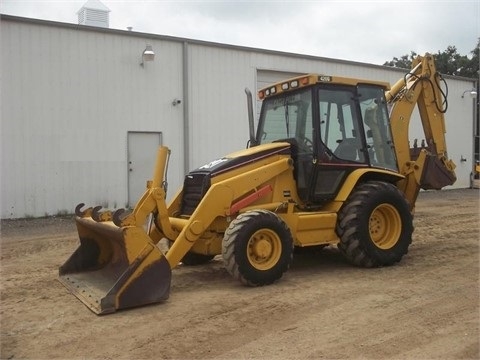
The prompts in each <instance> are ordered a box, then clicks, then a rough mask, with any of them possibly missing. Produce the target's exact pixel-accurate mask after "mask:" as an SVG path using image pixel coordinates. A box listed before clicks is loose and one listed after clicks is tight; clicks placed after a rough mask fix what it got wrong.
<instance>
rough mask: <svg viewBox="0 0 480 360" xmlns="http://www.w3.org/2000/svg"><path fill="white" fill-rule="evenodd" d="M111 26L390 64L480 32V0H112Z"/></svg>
mask: <svg viewBox="0 0 480 360" xmlns="http://www.w3.org/2000/svg"><path fill="white" fill-rule="evenodd" d="M86 2H87V0H82V1H76V0H50V1H43V0H0V12H1V13H2V14H9V15H16V16H24V17H30V18H37V19H45V20H53V21H60V22H67V23H77V22H78V18H77V11H78V10H79V9H80V8H81V7H82V5H83V4H85V3H86ZM102 3H103V4H104V5H105V6H106V7H107V8H108V9H110V28H114V29H122V30H125V29H126V28H127V27H128V26H131V27H133V31H139V32H147V33H153V34H160V35H170V36H178V37H182V38H189V39H197V40H206V41H213V42H219V43H225V44H232V45H241V46H248V47H255V48H262V49H270V50H279V51H286V52H293V53H300V54H307V55H315V56H323V57H330V58H336V59H345V60H353V61H360V62H367V63H373V64H383V63H384V62H385V61H388V60H391V59H392V58H393V57H394V56H396V57H400V56H402V55H404V54H409V53H410V51H415V52H417V53H419V54H423V53H424V52H426V51H428V52H432V53H436V52H437V51H444V50H445V49H446V48H447V46H449V45H454V46H456V48H457V49H458V52H459V53H460V54H461V55H469V56H470V52H471V51H472V50H473V49H474V48H475V46H476V44H477V39H478V38H479V37H480V0H392V1H389V0H383V1H378V0H369V1H364V0H357V1H355V0H349V1H348V0H343V1H342V0H337V1H334V0H311V1H272V0H271V1H254V0H250V1H240V0H217V1H213V0H211V1H205V0H202V1H197V0H190V1H165V0H143V1H142V0H137V1H133V0H112V1H109V0H104V1H102Z"/></svg>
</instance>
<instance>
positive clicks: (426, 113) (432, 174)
mask: <svg viewBox="0 0 480 360" xmlns="http://www.w3.org/2000/svg"><path fill="white" fill-rule="evenodd" d="M440 80H442V77H441V75H440V74H439V73H438V72H437V71H436V68H435V63H434V59H433V56H432V55H430V54H428V53H427V54H425V56H418V57H417V58H416V59H415V60H414V61H413V63H412V70H411V71H410V72H409V73H408V74H407V75H406V76H405V77H404V78H403V79H400V80H399V81H397V83H395V84H394V85H393V86H392V88H391V89H390V90H389V91H387V92H386V93H385V96H386V100H387V102H388V103H389V105H391V106H392V108H391V113H390V121H391V129H392V139H393V144H394V149H395V153H396V157H397V164H398V168H399V171H400V172H401V173H402V174H403V175H405V179H403V180H401V181H400V182H399V183H398V184H397V186H398V187H399V188H400V190H401V191H402V192H403V193H404V194H405V195H406V197H407V200H408V201H409V203H410V206H411V209H413V208H414V205H415V201H416V198H417V196H418V192H419V191H420V189H421V188H423V189H441V188H442V187H444V186H447V185H452V184H453V183H454V182H455V180H456V176H455V172H454V169H455V164H454V163H453V161H452V160H449V159H448V155H447V145H446V140H445V117H444V113H445V112H446V107H445V105H444V104H443V102H442V99H444V94H443V92H442V91H441V88H440V84H439V81H440ZM415 106H417V107H418V110H419V113H420V118H421V122H422V126H423V131H424V134H425V146H422V147H418V146H417V144H415V145H414V148H413V149H411V148H410V145H409V124H410V119H411V116H412V112H413V109H414V108H415Z"/></svg>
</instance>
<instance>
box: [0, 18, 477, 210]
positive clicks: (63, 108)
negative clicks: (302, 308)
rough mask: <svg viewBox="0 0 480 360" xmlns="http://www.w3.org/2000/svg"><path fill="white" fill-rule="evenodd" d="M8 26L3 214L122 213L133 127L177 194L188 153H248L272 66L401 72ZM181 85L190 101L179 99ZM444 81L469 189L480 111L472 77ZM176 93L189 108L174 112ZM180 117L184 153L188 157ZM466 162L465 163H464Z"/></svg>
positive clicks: (36, 24)
mask: <svg viewBox="0 0 480 360" xmlns="http://www.w3.org/2000/svg"><path fill="white" fill-rule="evenodd" d="M4 19H5V17H2V21H1V22H0V26H1V35H0V36H1V45H0V46H1V48H0V49H1V59H0V60H1V73H0V75H1V85H0V86H1V88H0V91H1V101H2V102H1V113H0V114H1V198H0V202H1V218H15V217H25V216H44V215H55V214H58V213H71V212H72V211H73V208H74V207H75V205H76V204H77V203H79V202H85V203H87V204H89V205H90V204H92V205H97V204H102V205H104V206H108V207H111V208H112V207H122V206H124V205H125V204H126V203H127V201H128V200H127V152H126V144H127V133H128V131H144V132H149V131H152V132H161V133H162V134H163V143H164V144H165V145H167V146H168V147H170V148H171V150H172V156H171V159H170V165H169V182H170V186H169V189H170V190H169V193H170V196H171V195H172V194H173V193H174V192H175V190H176V189H177V188H178V187H179V186H180V185H181V183H182V181H183V176H184V159H185V156H186V157H187V159H188V161H189V162H188V164H187V167H188V168H189V169H193V168H196V167H198V166H201V165H203V164H205V163H207V162H209V161H211V160H213V159H216V158H219V157H221V156H222V155H224V154H226V153H230V152H233V151H236V150H238V149H241V148H244V147H245V145H246V142H247V140H248V122H247V106H246V97H245V93H244V89H245V87H248V88H249V89H250V90H252V92H255V91H256V90H257V87H258V86H259V85H258V84H259V83H257V82H258V81H259V80H261V75H259V74H261V73H262V72H264V71H267V70H268V71H270V72H272V73H275V72H283V73H307V72H318V73H325V74H335V75H342V76H354V77H360V78H366V79H375V80H382V81H389V82H391V83H393V82H395V81H396V80H397V79H398V78H399V77H400V76H401V75H402V74H401V72H398V71H396V70H392V69H387V68H382V67H375V66H368V65H365V64H358V63H351V62H343V61H333V60H329V59H322V58H315V57H308V56H298V55H293V54H285V53H276V52H271V51H262V50H258V49H249V48H241V47H233V46H227V45H219V44H211V43H205V42H199V41H193V40H186V39H176V38H170V37H162V36H157V35H152V34H139V33H131V32H127V31H119V30H111V29H100V28H90V27H82V26H72V25H71V24H59V23H52V22H44V21H27V20H25V19H18V18H11V17H10V18H8V19H7V20H4ZM146 44H150V45H152V47H153V49H154V51H155V53H156V56H155V61H153V62H148V63H145V67H141V66H140V65H139V64H140V62H141V53H142V51H143V50H144V48H145V46H146ZM185 48H186V49H187V51H186V54H184V49H185ZM184 56H185V57H184ZM184 60H186V61H187V62H186V64H187V66H186V68H185V69H184V68H183V61H184ZM184 71H186V77H187V79H184V77H183V73H184ZM184 80H186V83H187V84H188V89H186V90H187V91H186V96H187V99H183V94H184V89H183V83H184ZM448 83H449V89H450V93H449V111H448V113H447V130H448V134H447V141H448V143H449V150H450V156H451V158H452V159H453V160H454V161H455V162H456V163H457V165H458V168H457V174H458V177H459V180H458V181H457V183H456V184H455V187H468V186H469V176H470V171H471V166H472V120H473V114H472V109H473V108H472V103H471V101H472V100H471V99H470V98H464V99H462V98H461V94H462V92H463V91H464V90H466V89H470V88H472V87H473V81H467V80H461V79H449V80H448ZM175 98H178V99H182V100H184V101H183V102H182V104H181V105H179V106H173V105H172V101H173V99H175ZM185 100H188V101H185ZM186 103H187V105H188V109H187V108H185V107H184V106H185V104H186ZM184 110H185V111H187V112H186V113H185V114H184ZM184 115H186V118H188V124H187V125H188V134H189V139H188V149H189V152H188V153H187V154H184V153H183V150H184V145H185V143H184V139H183V134H184V123H183V120H184ZM461 156H463V157H465V158H466V159H467V161H466V162H460V158H461ZM187 170H188V169H187ZM150 176H151V174H146V178H150Z"/></svg>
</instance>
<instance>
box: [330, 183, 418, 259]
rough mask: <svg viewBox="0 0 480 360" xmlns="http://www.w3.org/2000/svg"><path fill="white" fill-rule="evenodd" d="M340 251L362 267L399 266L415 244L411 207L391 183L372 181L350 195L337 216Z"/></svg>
mask: <svg viewBox="0 0 480 360" xmlns="http://www.w3.org/2000/svg"><path fill="white" fill-rule="evenodd" d="M336 231H337V234H338V236H339V237H340V243H339V244H338V248H339V249H340V251H341V252H342V253H343V255H344V256H345V257H346V258H347V260H349V261H350V262H351V263H353V264H355V265H358V266H363V267H379V266H388V265H392V264H395V263H397V262H398V261H400V260H401V259H402V257H403V256H404V255H405V254H406V253H407V252H408V247H409V246H410V244H411V242H412V233H413V219H412V214H411V212H410V207H409V204H408V202H407V200H406V198H405V196H404V195H403V194H402V193H401V192H400V190H398V188H397V187H396V186H394V185H392V184H390V183H385V182H380V181H370V182H367V183H364V184H361V185H359V186H358V187H357V189H355V190H354V191H353V192H352V194H351V195H350V196H349V198H348V199H347V201H346V202H345V204H344V205H343V207H342V209H341V210H340V212H339V215H338V222H337V228H336Z"/></svg>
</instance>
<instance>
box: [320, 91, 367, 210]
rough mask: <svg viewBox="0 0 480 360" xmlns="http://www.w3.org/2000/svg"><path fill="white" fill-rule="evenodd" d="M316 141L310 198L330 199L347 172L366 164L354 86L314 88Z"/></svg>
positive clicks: (322, 200) (321, 200)
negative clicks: (317, 132) (317, 139)
mask: <svg viewBox="0 0 480 360" xmlns="http://www.w3.org/2000/svg"><path fill="white" fill-rule="evenodd" d="M317 101H318V118H319V125H320V126H319V132H320V139H319V140H320V141H319V146H318V150H317V151H318V154H317V156H318V157H317V161H316V164H315V167H314V171H313V179H312V188H311V195H310V198H311V200H312V202H314V203H321V202H324V201H328V200H331V199H332V198H334V197H335V195H336V194H337V193H338V191H339V189H340V188H341V186H342V184H343V182H344V181H345V179H346V177H347V176H348V174H349V173H350V172H352V171H353V170H355V169H357V168H359V167H367V166H368V154H367V152H366V151H365V148H366V147H365V139H364V136H363V134H364V131H363V126H362V120H361V114H360V112H359V107H358V101H357V92H356V87H353V86H351V87H349V86H338V85H337V86H321V87H319V88H318V90H317Z"/></svg>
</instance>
